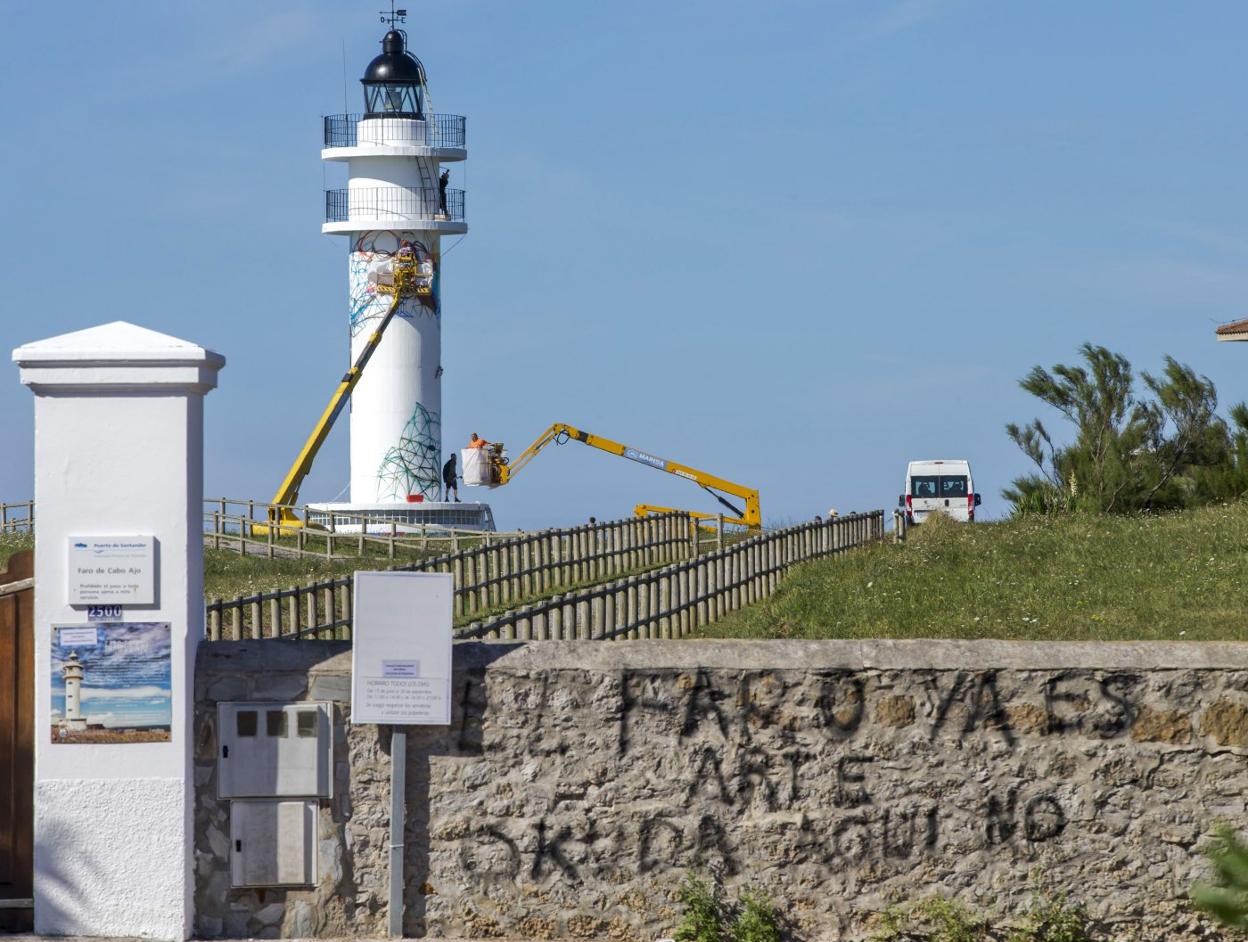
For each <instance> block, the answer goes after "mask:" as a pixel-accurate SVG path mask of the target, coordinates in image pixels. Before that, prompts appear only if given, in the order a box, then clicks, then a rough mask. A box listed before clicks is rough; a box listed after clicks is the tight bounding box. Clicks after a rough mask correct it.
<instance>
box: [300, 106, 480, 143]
mask: <svg viewBox="0 0 1248 942" xmlns="http://www.w3.org/2000/svg"><path fill="white" fill-rule="evenodd" d="M363 118H364V115H362V114H331V115H326V116H325V146H326V147H358V146H359V133H358V132H359V124H360V121H361V120H363ZM370 120H381V121H385V122H386V125H385V133H384V135H383V138H384V143H386V144H420V145H424V146H425V147H456V148H463V147H466V146H467V144H466V140H467V134H466V131H465V121H464V116H463V115H459V114H434V115H429V116H428V117H427V118H425V119H424V120H423V121H422V120H419V119H410V120H408V119H403V120H398V119H393V118H374V119H370ZM382 142H383V140H378V141H376V142H375V143H382ZM366 143H367V141H366Z"/></svg>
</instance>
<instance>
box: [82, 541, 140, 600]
mask: <svg viewBox="0 0 1248 942" xmlns="http://www.w3.org/2000/svg"><path fill="white" fill-rule="evenodd" d="M68 551H69V566H68V570H67V571H68V579H67V582H68V586H67V589H68V595H69V599H68V604H70V605H155V604H156V540H155V539H154V538H153V537H150V536H71V537H70V538H69V547H68Z"/></svg>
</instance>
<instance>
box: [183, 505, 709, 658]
mask: <svg viewBox="0 0 1248 942" xmlns="http://www.w3.org/2000/svg"><path fill="white" fill-rule="evenodd" d="M494 536H497V534H495V535H494ZM720 537H721V541H722V534H721V535H720ZM699 538H702V539H705V538H706V537H705V535H703V534H702V533H701V531H700V530H699V528H698V527H697V525H696V521H695V520H694V519H693V518H692V517H690V516H689V514H687V513H668V514H660V515H656V516H653V517H644V518H642V517H633V518H629V519H627V520H615V521H609V522H606V523H596V524H592V525H586V526H581V527H572V528H565V529H555V530H540V531H537V532H534V533H525V534H520V535H517V536H512V537H511V538H510V539H506V540H503V541H500V542H497V543H495V542H491V543H490V544H488V545H486V544H484V543H483V544H481V545H477V546H473V547H471V548H469V549H465V550H461V551H460V552H457V553H449V554H446V555H442V556H437V557H434V558H432V559H425V560H421V561H419V562H416V563H411V564H407V565H402V566H394V567H391V568H392V569H393V570H396V571H405V572H449V573H452V574H453V575H454V576H455V615H456V616H457V617H464V616H471V615H475V614H477V613H484V612H488V611H490V610H493V609H499V608H507V607H510V606H513V605H515V604H517V603H519V602H520V601H521V600H523V599H526V598H534V597H540V596H543V595H547V594H549V593H550V592H552V591H555V590H557V589H561V588H568V587H572V586H576V585H583V584H586V583H594V582H599V581H602V580H604V579H609V578H611V577H612V576H618V575H623V574H625V573H630V572H636V571H638V570H643V569H650V568H653V567H655V566H663V565H666V564H668V563H672V562H675V561H677V560H682V559H687V558H689V557H691V556H693V555H695V554H696V552H697V546H698V540H699ZM351 591H352V578H351V577H350V576H344V577H340V578H337V579H326V580H323V581H319V582H313V583H310V584H308V585H304V586H291V587H290V588H287V589H277V590H274V591H271V592H261V593H258V594H255V595H249V596H244V597H242V598H237V599H229V600H223V599H214V600H213V601H211V602H209V603H208V605H207V636H208V638H209V640H213V641H218V640H239V639H243V638H284V637H288V638H349V637H350V636H351V609H352V604H351V603H352V600H351Z"/></svg>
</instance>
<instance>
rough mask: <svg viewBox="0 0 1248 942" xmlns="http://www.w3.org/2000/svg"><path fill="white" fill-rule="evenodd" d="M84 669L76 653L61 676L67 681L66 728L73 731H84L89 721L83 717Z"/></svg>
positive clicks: (63, 669)
mask: <svg viewBox="0 0 1248 942" xmlns="http://www.w3.org/2000/svg"><path fill="white" fill-rule="evenodd" d="M83 674H84V669H83V666H82V662H81V661H79V660H78V652H77V651H74V652H72V653H71V654H70V655H69V658H68V659H67V660H66V661H65V666H64V667H62V668H61V676H62V677H63V678H64V679H65V719H64V726H65V728H66V729H71V730H84V729H86V728H87V721H86V719H85V718H84V717H83V715H82V678H83Z"/></svg>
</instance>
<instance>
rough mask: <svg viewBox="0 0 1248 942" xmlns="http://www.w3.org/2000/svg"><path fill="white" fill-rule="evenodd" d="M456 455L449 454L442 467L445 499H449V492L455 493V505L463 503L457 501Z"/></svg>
mask: <svg viewBox="0 0 1248 942" xmlns="http://www.w3.org/2000/svg"><path fill="white" fill-rule="evenodd" d="M457 457H458V456H457V455H456V454H455V453H454V452H451V457H449V458H447V459H446V464H444V465H442V483H443V485H445V487H446V499H447V500H450V499H451V491H454V492H455V503H457V504H461V503H463V501H461V500H460V499H459V483H458V481H459V476H458V475H457V474H456V470H457V469H456V459H457Z"/></svg>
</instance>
